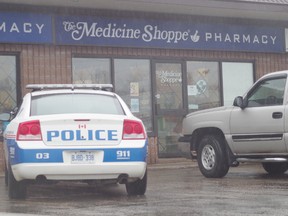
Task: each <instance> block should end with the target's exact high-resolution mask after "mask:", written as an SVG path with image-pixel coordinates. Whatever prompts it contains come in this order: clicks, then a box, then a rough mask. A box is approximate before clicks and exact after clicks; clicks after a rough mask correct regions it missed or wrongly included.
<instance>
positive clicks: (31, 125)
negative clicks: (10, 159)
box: [16, 120, 42, 141]
mask: <svg viewBox="0 0 288 216" xmlns="http://www.w3.org/2000/svg"><path fill="white" fill-rule="evenodd" d="M16 140H26V141H27V140H30V141H33V140H34V141H39V140H42V133H41V128H40V121H39V120H33V121H28V122H22V123H20V124H19V126H18V131H17V136H16Z"/></svg>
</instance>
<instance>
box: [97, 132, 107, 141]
mask: <svg viewBox="0 0 288 216" xmlns="http://www.w3.org/2000/svg"><path fill="white" fill-rule="evenodd" d="M103 132H105V131H104V130H97V131H95V136H96V137H95V138H96V140H105V138H101V134H100V133H103Z"/></svg>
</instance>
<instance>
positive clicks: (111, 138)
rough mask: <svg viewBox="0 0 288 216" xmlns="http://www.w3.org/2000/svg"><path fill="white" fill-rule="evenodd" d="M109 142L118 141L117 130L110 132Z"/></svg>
mask: <svg viewBox="0 0 288 216" xmlns="http://www.w3.org/2000/svg"><path fill="white" fill-rule="evenodd" d="M108 140H118V139H117V130H108Z"/></svg>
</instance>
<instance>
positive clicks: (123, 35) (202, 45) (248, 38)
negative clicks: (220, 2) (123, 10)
mask: <svg viewBox="0 0 288 216" xmlns="http://www.w3.org/2000/svg"><path fill="white" fill-rule="evenodd" d="M55 20H56V31H55V32H56V43H57V44H71V45H73V44H75V45H97V46H121V47H145V48H149V47H151V48H176V49H198V50H223V51H251V52H279V53H282V52H284V51H285V45H284V41H285V36H284V29H283V28H277V27H257V26H251V25H247V26H244V25H231V24H204V23H203V24H201V23H197V24H194V23H190V22H189V23H187V22H185V21H184V22H180V21H179V22H172V21H164V20H161V21H159V20H158V21H156V20H142V19H107V18H105V19H104V18H99V17H65V16H58V17H56V19H55Z"/></svg>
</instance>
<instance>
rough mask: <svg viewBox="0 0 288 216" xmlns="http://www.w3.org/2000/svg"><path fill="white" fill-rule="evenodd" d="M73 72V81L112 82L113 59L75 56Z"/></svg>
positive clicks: (86, 82) (81, 82)
mask: <svg viewBox="0 0 288 216" xmlns="http://www.w3.org/2000/svg"><path fill="white" fill-rule="evenodd" d="M72 73H73V83H78V84H84V83H85V84H91V83H93V84H100V83H101V84H102V83H112V82H111V60H110V59H108V58H73V59H72Z"/></svg>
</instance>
